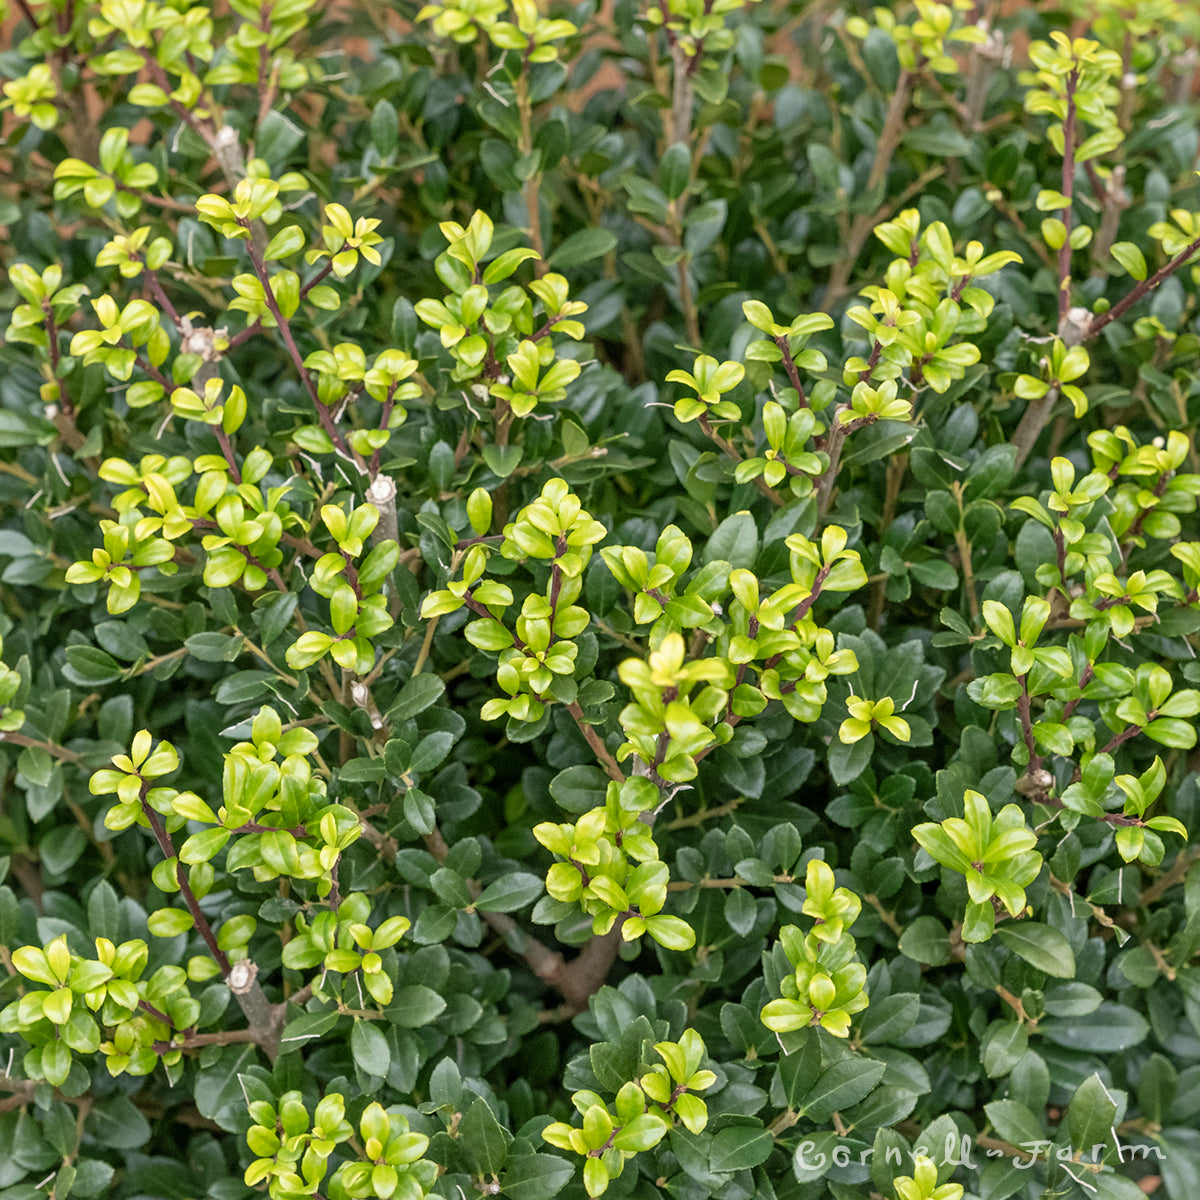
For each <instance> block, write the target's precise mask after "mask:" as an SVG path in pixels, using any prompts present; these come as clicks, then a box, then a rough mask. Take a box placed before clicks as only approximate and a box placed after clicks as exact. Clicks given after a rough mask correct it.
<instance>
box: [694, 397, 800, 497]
mask: <svg viewBox="0 0 1200 1200" xmlns="http://www.w3.org/2000/svg"><path fill="white" fill-rule="evenodd" d="M697 424H698V425H699V426H700V428H701V429H702V430H703V431H704V434H705V436H706V437H707V438H709V440H710V441H712V442H713V443H714V444H715V445H716V446H717V447H718V448H719V449H720V450H721V452H722V453H723V454H724V455H725V456H726V457H727V458H732V459H733V461H734V462H741V461H742V456H741V455H740V454H739V453H738V452H737V449H736V447H735V446H734V445H733V443H732V442H730V441H729V440H728V439H727V438H724V437H722V436H721V434H719V433H718V432H717V431H716V430H715V429H714V428H713V426H712V422H711V421H710V420H709V419H708V417H707V416H702V417H700V419H699V420H698V421H697ZM754 486H755V487H756V488H758V490H759V491H760V492H762V494H763V495H764V496H766V497H767V499H768V500H770V501H771V503H772V504H774V505H776V506H780V505H783V504H785V503H787V502H786V501H785V500H784V498H783V497H782V496H781V495H780V494H779V493H778V492H777V491H775V489H774V488H773V487H771V485H770V484H768V483H767V481H766V480H765V479H764V478H763V477H762V476H761V475H759V476H757V477H756V478H755V480H754Z"/></svg>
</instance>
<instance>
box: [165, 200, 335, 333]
mask: <svg viewBox="0 0 1200 1200" xmlns="http://www.w3.org/2000/svg"><path fill="white" fill-rule="evenodd" d="M188 211H189V212H191V211H192V210H191V209H190V208H189V209H188ZM332 270H333V260H332V259H330V260H329V261H327V262H326V263H325V265H324V266H323V267H322V268H321V269H320V270H319V271H318V272H317V273H316V274H315V275H314V276H313V277H312V278H311V279H310V280H309V281H308V282H307V283H306V284H304V285H303V286H302V287H301V288H300V299H301V300H303V299H304V297H305V296H307V295H308V293H309V292H311V291H312V290H313V288H315V287H316V286H317V284H318V283H320V282H321V281H322V280H323V279H325V278H326V277H327V276H328V275H329V273H330V272H331V271H332ZM262 328H263V323H262V318H261V317H260V318H259V319H258V320H257V321H255V322H254V324H253V325H247V326H246V328H245V329H243V330H242V332H241V333H235V334H234V335H233V337H231V338H230V339H229V345H228V346H226V348H225V349H226V353H228V352H229V351H230V350H232V349H233V348H234V347H235V346H240V345H241V344H242V343H243V342H246V341H249V340H250V339H251V338H252V337H253V336H254V335H255V334H256V333H261V332H262Z"/></svg>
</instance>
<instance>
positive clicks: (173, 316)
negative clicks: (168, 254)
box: [138, 255, 181, 329]
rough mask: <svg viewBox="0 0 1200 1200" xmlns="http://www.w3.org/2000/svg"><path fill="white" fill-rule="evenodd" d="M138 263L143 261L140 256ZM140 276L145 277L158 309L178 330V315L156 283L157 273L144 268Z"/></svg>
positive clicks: (160, 286) (159, 285) (168, 298)
mask: <svg viewBox="0 0 1200 1200" xmlns="http://www.w3.org/2000/svg"><path fill="white" fill-rule="evenodd" d="M138 261H139V262H142V261H144V260H142V259H141V256H140V255H139V256H138ZM142 274H143V275H145V277H146V286H147V287H148V288H149V289H150V294H151V295H152V296H153V297H154V299H155V300H157V301H158V305H159V307H160V308H161V309H162V310H163V312H165V313H166V314H167V316H168V318H169V319H170V321H171V324H172V325H174V326H175V328H176V329H178V328H179V326H180V324H181V322H180V320H179V313H177V312H176V311H175V305H174V304H172V303H171V299H170V297H169V296H168V295H167V293H166V292H164V291H163V289H162V285H161V284H160V283H159V282H158V272H157V271H152V270H150V268H149V267H146V266H144V267H143V269H142Z"/></svg>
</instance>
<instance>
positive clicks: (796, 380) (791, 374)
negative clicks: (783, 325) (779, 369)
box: [775, 333, 808, 408]
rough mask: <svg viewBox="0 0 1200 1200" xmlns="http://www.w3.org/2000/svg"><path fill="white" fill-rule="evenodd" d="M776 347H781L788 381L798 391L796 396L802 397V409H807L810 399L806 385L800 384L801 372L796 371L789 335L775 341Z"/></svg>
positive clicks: (783, 334) (782, 334) (782, 335)
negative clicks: (805, 390)
mask: <svg viewBox="0 0 1200 1200" xmlns="http://www.w3.org/2000/svg"><path fill="white" fill-rule="evenodd" d="M775 345H777V346H778V347H779V352H780V354H782V355H783V369H784V370H785V371H786V372H787V377H788V381H789V382H790V383H791V385H792V387H794V388H795V389H796V395H797V396H799V397H800V407H801V408H807V407H808V397H807V396H805V394H804V384H802V383H801V382H800V372H799V371H798V370H797V369H796V360H795V358H793V357H792V349H791V347H790V346H789V345H788V337H787V334H786V333H781V334H780V335H779V336H778V337H777V338H776V339H775Z"/></svg>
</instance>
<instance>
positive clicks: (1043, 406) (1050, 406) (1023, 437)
mask: <svg viewBox="0 0 1200 1200" xmlns="http://www.w3.org/2000/svg"><path fill="white" fill-rule="evenodd" d="M1057 403H1058V388H1056V387H1052V388H1051V389H1050V390H1049V391H1048V392H1047V393H1046V394H1045V395H1044V396H1043V397H1042V398H1041V399H1040V400H1031V401H1030V402H1029V407H1028V408H1026V409H1025V412H1024V414H1023V415H1022V417H1021V421H1020V424H1018V425H1017V431H1016V433H1014V434H1013V439H1012V444H1013V445H1014V446H1016V448H1017V457H1016V466H1017V467H1018V469H1019V468H1020V467H1021V465H1022V464H1023V463H1024V462H1025V460H1026V459H1027V458H1028V457H1029V455H1030V453H1031V451H1032V450H1033V447H1034V445H1035V444H1036V443H1037V440H1038V438H1039V437H1040V436H1041V433H1042V430H1043V429H1045V428H1046V423H1047V422H1048V421H1049V420H1050V414H1051V413H1052V412H1053V411H1054V406H1055V404H1057Z"/></svg>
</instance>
